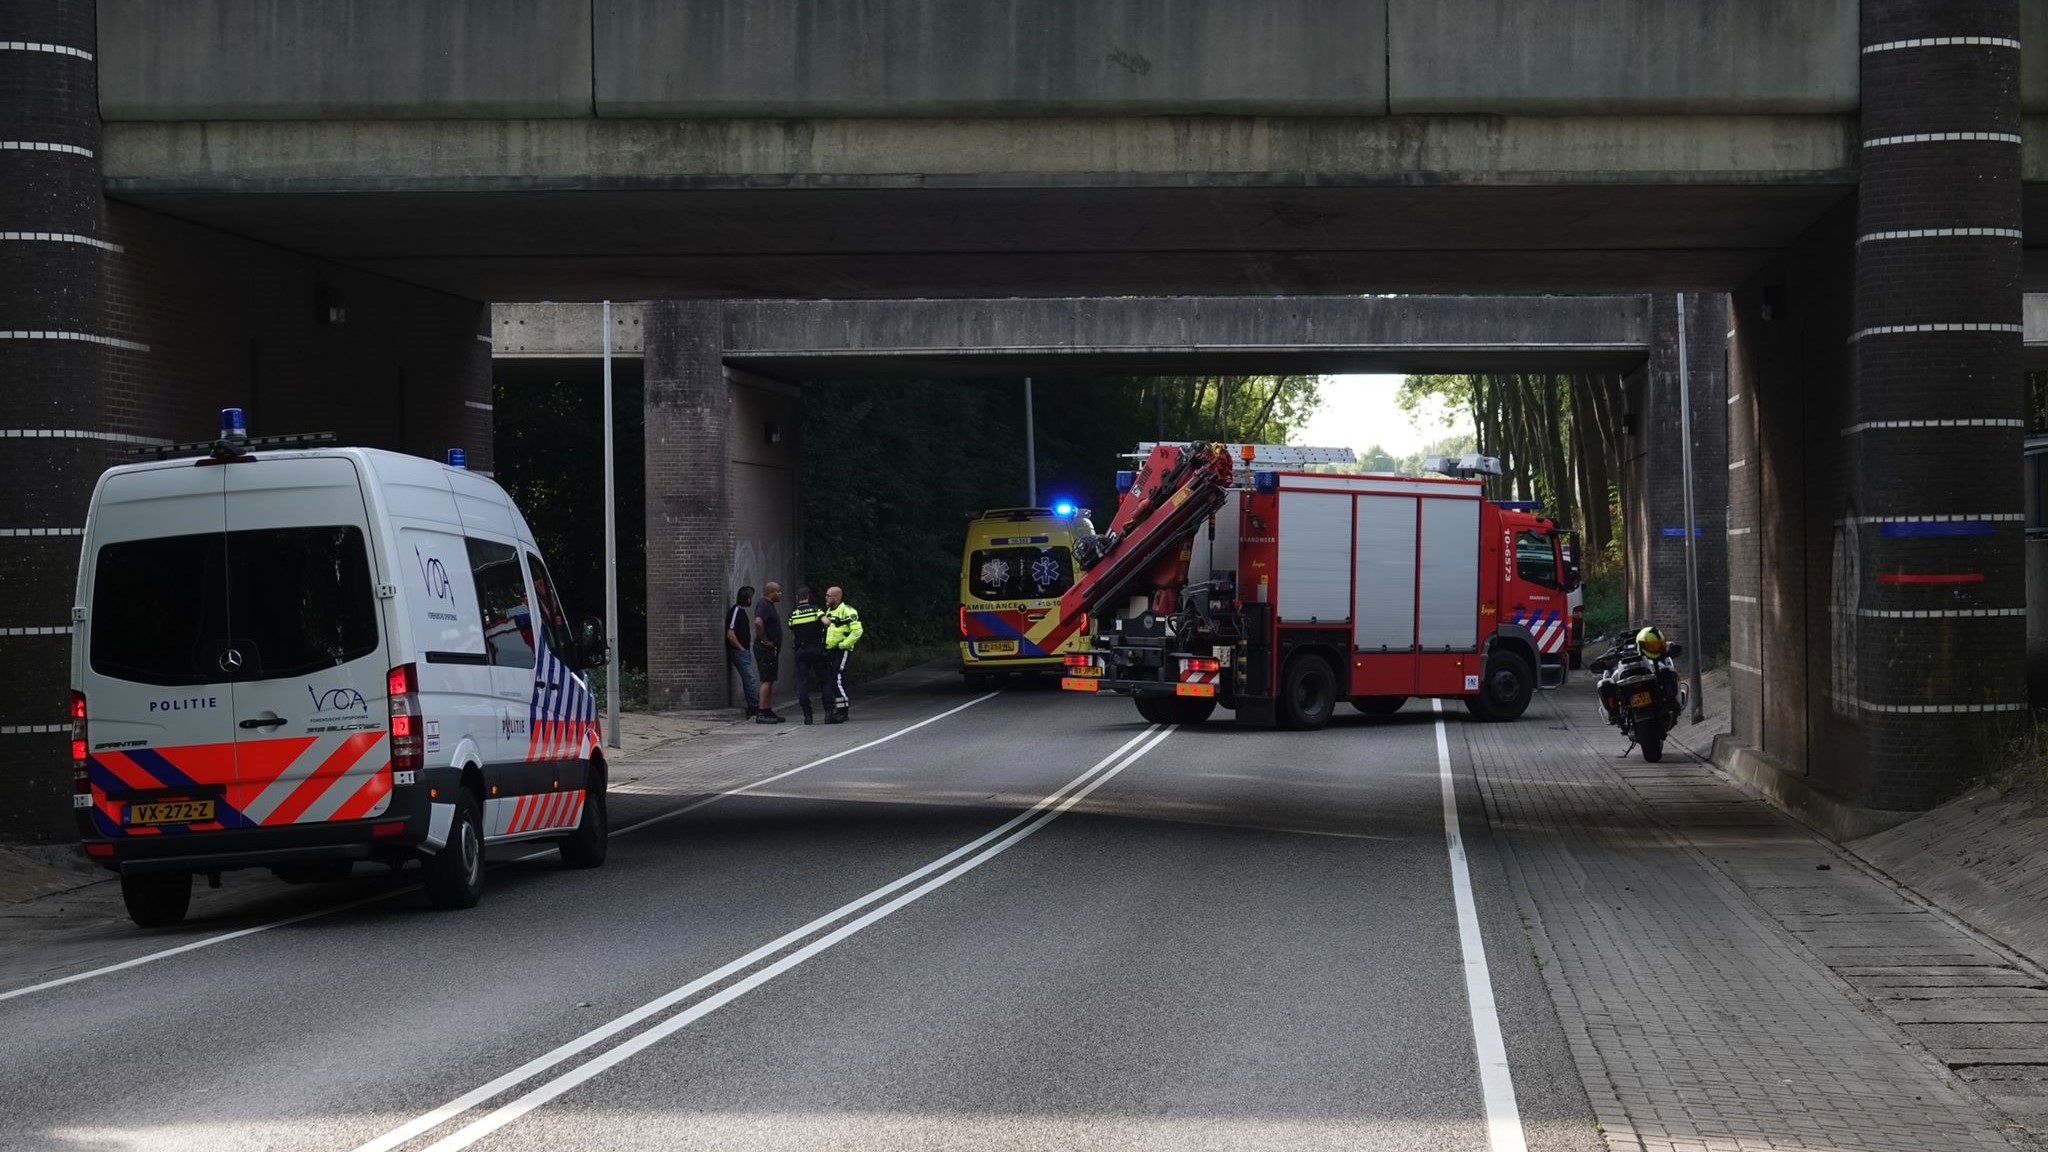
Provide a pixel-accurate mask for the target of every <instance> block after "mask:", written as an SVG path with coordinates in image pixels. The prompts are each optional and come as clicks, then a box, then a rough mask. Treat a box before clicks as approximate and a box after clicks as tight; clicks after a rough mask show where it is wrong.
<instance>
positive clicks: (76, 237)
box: [0, 0, 109, 840]
mask: <svg viewBox="0 0 2048 1152" xmlns="http://www.w3.org/2000/svg"><path fill="white" fill-rule="evenodd" d="M93 32H94V28H93V5H92V3H91V0H11V2H10V3H8V4H5V5H0V145H4V146H0V492H4V493H7V496H6V497H5V499H4V502H0V506H4V507H5V509H6V516H5V519H4V521H0V587H4V588H6V589H7V595H6V596H4V597H0V836H4V837H6V838H8V839H34V840H42V839H50V838H53V837H67V838H68V837H69V836H71V835H72V832H71V813H70V791H71V781H70V763H69V759H68V751H67V749H68V741H67V736H66V733H67V732H68V731H69V728H68V721H67V720H66V716H65V701H66V692H67V690H68V685H69V683H70V673H69V668H70V652H71V637H70V632H71V597H72V588H73V586H74V583H75V581H76V579H77V574H78V542H79V534H80V532H81V530H82V529H83V527H84V524H85V509H86V503H87V500H88V497H90V495H91V493H92V487H93V482H94V480H95V479H96V478H97V477H98V476H99V474H100V471H101V469H102V468H103V467H104V466H105V464H106V463H107V450H108V446H109V439H108V436H109V434H108V432H107V430H106V424H105V420H104V418H103V416H104V414H103V413H102V411H101V405H100V396H99V381H100V355H101V350H102V348H103V347H105V346H106V343H107V342H108V339H109V338H108V337H107V336H106V335H105V332H104V329H103V327H102V325H101V318H100V289H101V274H102V273H101V263H100V262H101V260H102V259H103V254H104V252H105V250H106V248H107V247H108V245H107V241H106V237H105V228H104V226H103V216H102V211H103V207H102V200H101V198H100V164H99V147H100V140H99V136H100V131H99V94H98V93H99V89H98V84H99V80H98V72H97V70H96V68H95V65H94V49H95V40H94V35H93Z"/></svg>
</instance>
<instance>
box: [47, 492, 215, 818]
mask: <svg viewBox="0 0 2048 1152" xmlns="http://www.w3.org/2000/svg"><path fill="white" fill-rule="evenodd" d="M225 472H226V469H225V468H221V467H209V466H193V465H190V464H178V465H173V466H165V467H158V468H141V469H135V470H129V471H117V472H113V473H110V474H109V475H108V476H107V478H106V479H105V481H104V482H102V484H101V486H100V489H99V492H98V493H97V495H96V497H95V499H94V503H93V510H92V520H91V526H90V528H89V530H88V531H89V535H88V537H87V541H86V547H87V549H88V551H87V552H86V554H85V555H83V556H82V557H81V558H80V561H81V567H82V568H83V573H84V579H83V580H81V581H80V591H81V593H83V596H82V604H81V607H83V608H84V610H85V616H84V619H83V620H81V621H79V622H78V626H79V627H80V628H82V629H83V630H84V633H85V635H84V636H83V637H82V638H81V642H80V643H79V645H78V649H77V667H78V669H79V672H78V687H79V691H80V692H82V693H83V694H84V696H85V704H86V712H87V722H86V748H87V751H86V755H87V762H86V768H87V775H88V776H89V777H90V780H91V803H92V824H93V829H94V831H95V832H97V833H98V834H99V835H101V836H106V837H123V836H157V835H165V834H171V835H177V834H182V833H187V832H192V831H207V830H213V829H219V828H222V827H239V826H240V822H239V820H238V818H237V815H236V813H235V811H234V810H233V808H232V807H231V803H230V801H231V797H230V795H229V793H230V791H231V789H232V788H233V786H234V783H235V725H234V696H233V688H234V686H233V684H232V682H231V681H232V675H233V674H232V671H231V670H230V668H229V667H228V665H230V664H231V663H232V661H231V660H230V659H229V657H228V653H229V651H230V650H231V648H232V645H231V644H230V643H229V640H228V637H229V629H228V610H227V539H226V535H225V528H226V520H225V515H224V507H223V500H222V494H223V484H224V482H225V476H224V473H225Z"/></svg>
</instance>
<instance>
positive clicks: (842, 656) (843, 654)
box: [829, 648, 853, 715]
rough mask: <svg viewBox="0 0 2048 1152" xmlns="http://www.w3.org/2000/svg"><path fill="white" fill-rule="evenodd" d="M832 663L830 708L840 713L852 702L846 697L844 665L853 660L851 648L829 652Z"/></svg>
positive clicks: (844, 711)
mask: <svg viewBox="0 0 2048 1152" xmlns="http://www.w3.org/2000/svg"><path fill="white" fill-rule="evenodd" d="M829 656H830V658H831V664H832V710H833V711H834V712H838V713H840V714H841V715H844V714H845V713H846V709H847V706H848V705H849V704H850V703H852V702H851V701H850V700H848V699H847V698H846V666H847V665H848V664H850V663H852V662H853V649H851V648H842V649H840V650H839V651H837V652H833V653H829Z"/></svg>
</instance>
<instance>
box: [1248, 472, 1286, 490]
mask: <svg viewBox="0 0 2048 1152" xmlns="http://www.w3.org/2000/svg"><path fill="white" fill-rule="evenodd" d="M1279 490H1280V474H1279V473H1278V472H1254V473H1252V491H1254V492H1278V491H1279Z"/></svg>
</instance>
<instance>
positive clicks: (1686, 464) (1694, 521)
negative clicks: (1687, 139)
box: [1678, 292, 1707, 724]
mask: <svg viewBox="0 0 2048 1152" xmlns="http://www.w3.org/2000/svg"><path fill="white" fill-rule="evenodd" d="M1678 436H1679V462H1680V463H1679V466H1680V467H1682V468H1684V469H1685V604H1686V610H1687V612H1688V613H1689V614H1690V615H1691V617H1692V621H1691V625H1690V627H1688V629H1687V635H1686V639H1687V640H1689V641H1691V644H1689V645H1688V646H1687V648H1686V651H1687V652H1688V653H1690V654H1691V656H1692V660H1691V661H1690V662H1689V663H1690V666H1691V668H1692V722H1693V723H1695V724H1697V723H1699V722H1700V721H1701V720H1704V719H1706V716H1707V713H1706V707H1707V702H1706V696H1705V694H1704V693H1702V692H1701V691H1700V632H1701V631H1702V629H1701V627H1700V556H1699V542H1698V540H1697V538H1696V537H1697V533H1698V532H1699V517H1698V515H1696V514H1695V513H1694V512H1693V506H1692V371H1691V368H1690V366H1689V365H1688V364H1687V361H1686V348H1685V293H1683V292H1680V293H1679V294H1678Z"/></svg>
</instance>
